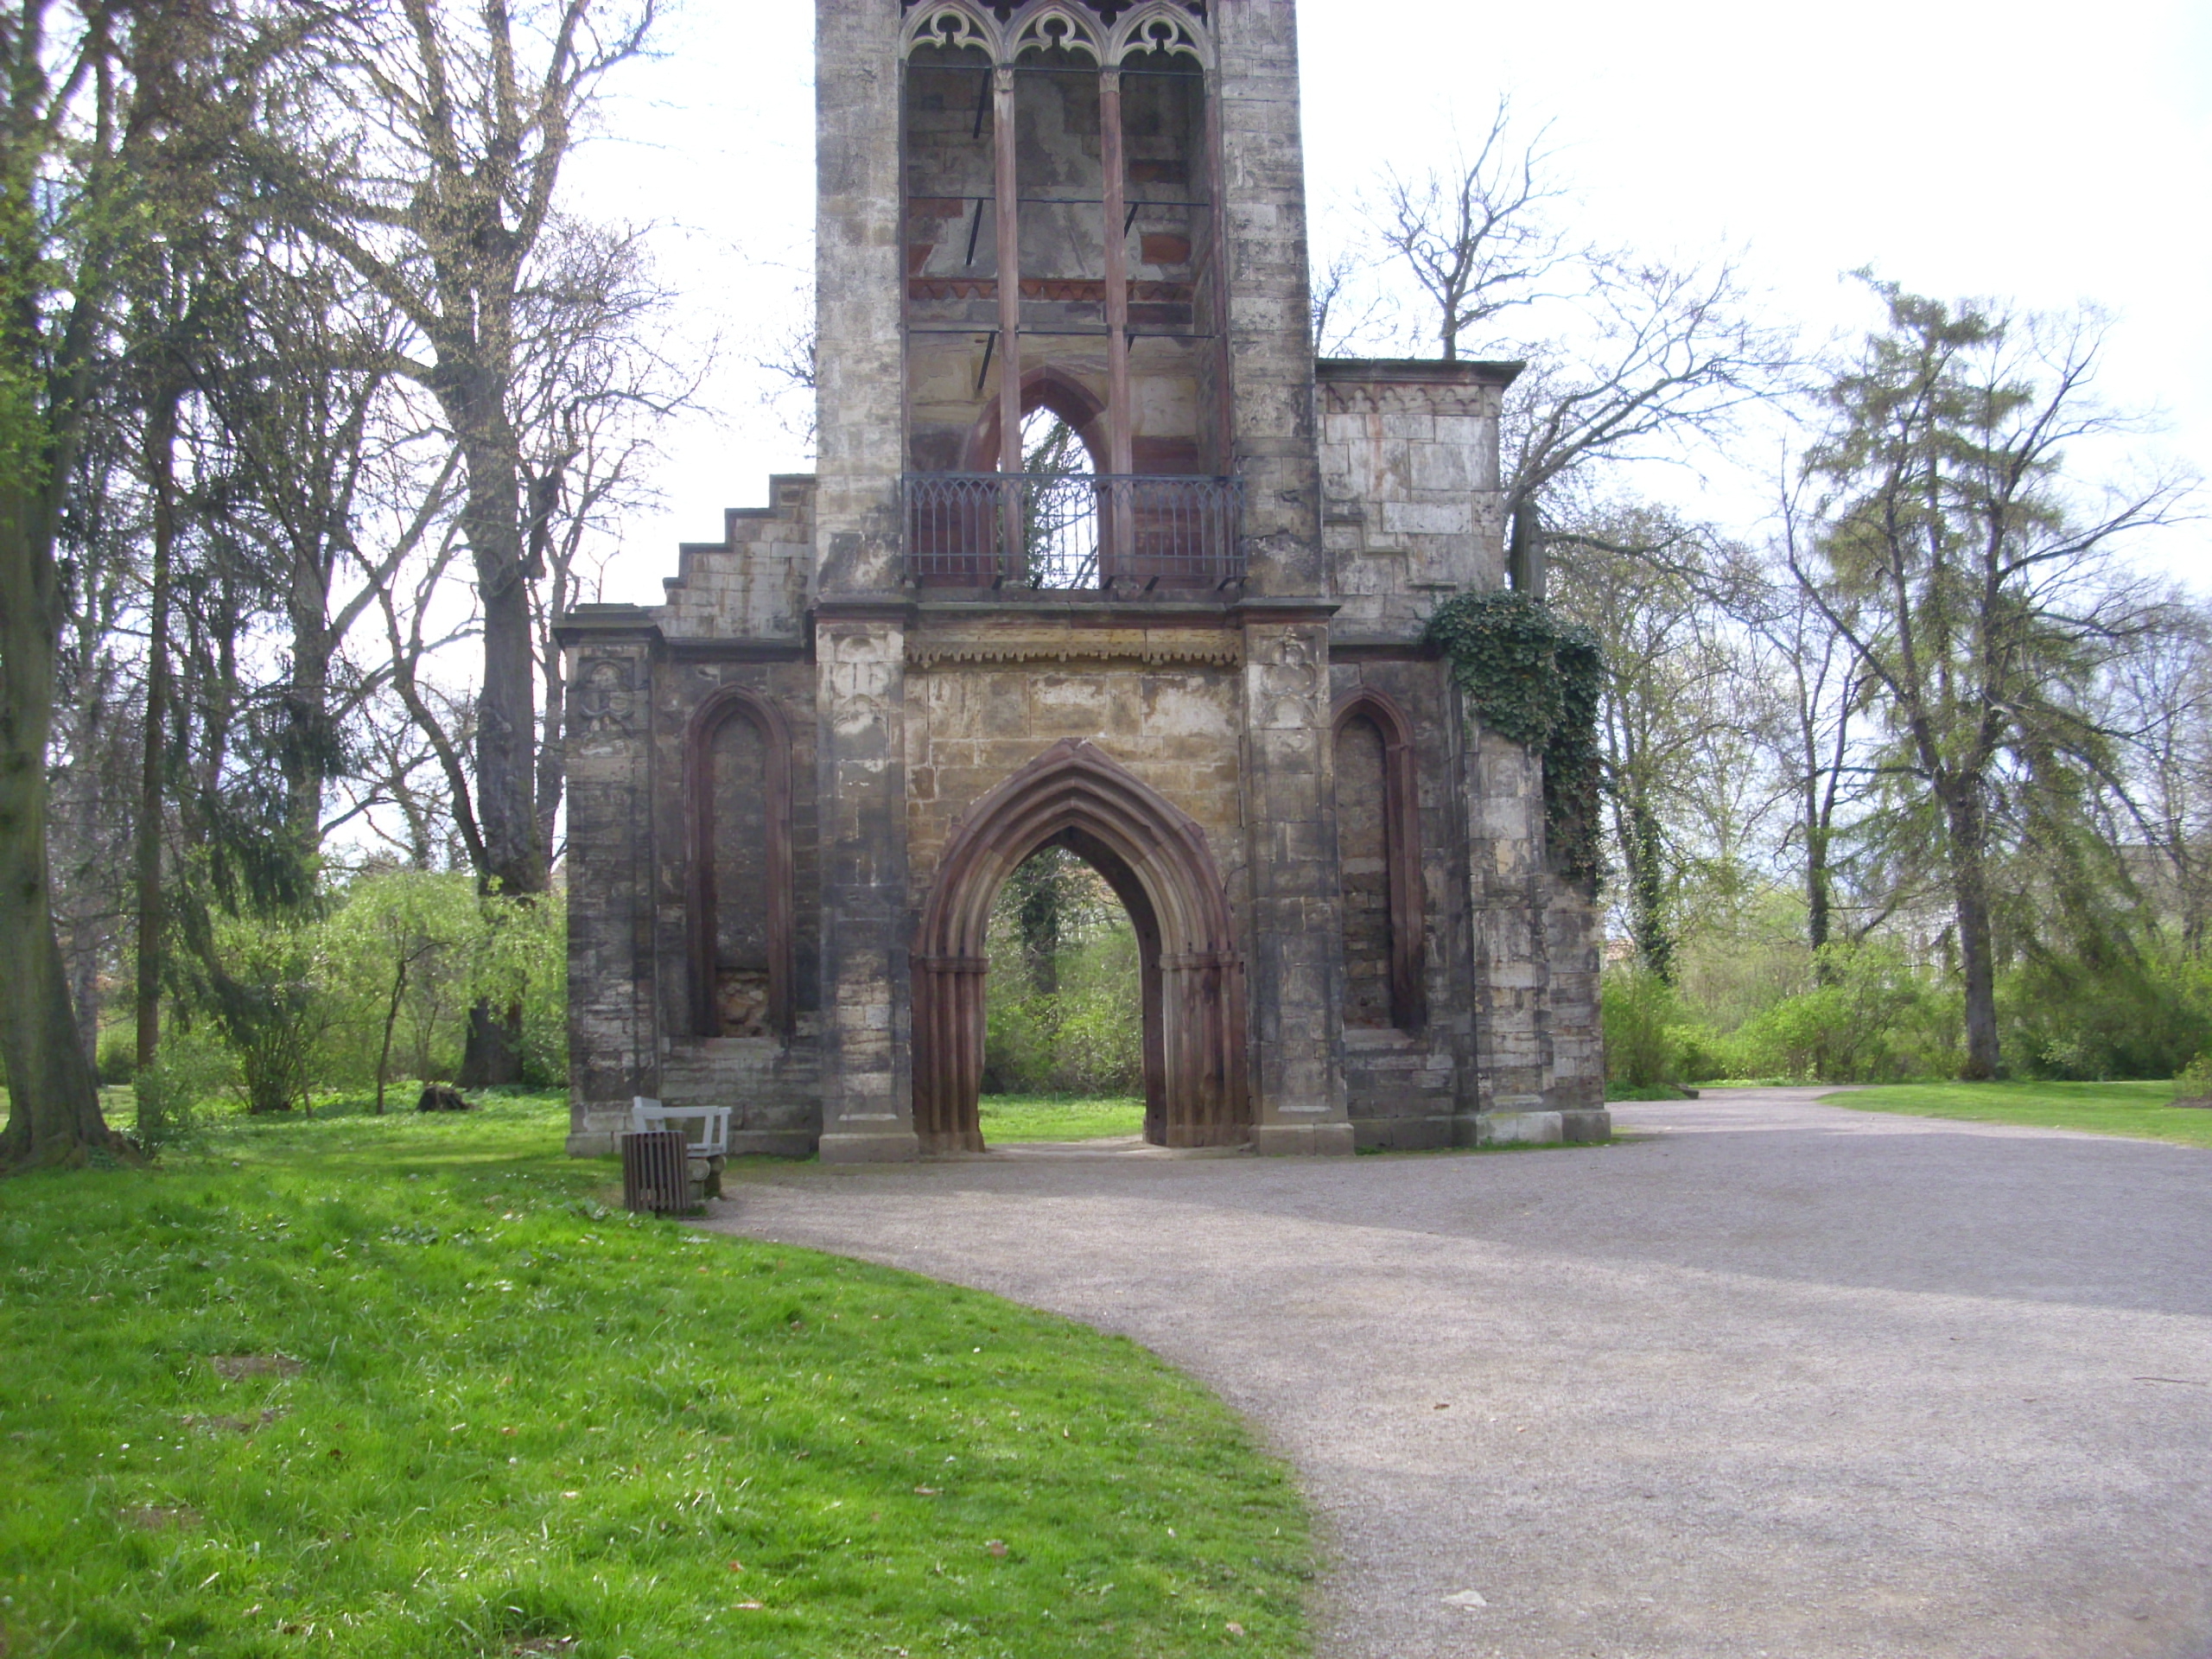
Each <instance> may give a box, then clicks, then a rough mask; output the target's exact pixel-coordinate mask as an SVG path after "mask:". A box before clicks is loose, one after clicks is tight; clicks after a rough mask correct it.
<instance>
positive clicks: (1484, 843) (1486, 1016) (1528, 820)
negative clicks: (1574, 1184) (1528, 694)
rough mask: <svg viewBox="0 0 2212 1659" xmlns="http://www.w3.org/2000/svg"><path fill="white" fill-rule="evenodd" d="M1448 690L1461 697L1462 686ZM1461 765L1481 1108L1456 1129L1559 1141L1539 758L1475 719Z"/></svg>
mask: <svg viewBox="0 0 2212 1659" xmlns="http://www.w3.org/2000/svg"><path fill="white" fill-rule="evenodd" d="M1452 700H1453V702H1454V703H1455V704H1456V703H1458V702H1459V697H1458V696H1457V695H1456V693H1455V695H1454V696H1453V699H1452ZM1464 717H1465V716H1464V715H1462V718H1464ZM1464 765H1465V783H1464V787H1465V795H1466V811H1467V822H1468V837H1467V852H1468V856H1467V900H1468V912H1469V920H1470V922H1471V930H1470V931H1471V935H1472V938H1471V944H1472V946H1473V952H1474V969H1475V1082H1476V1102H1475V1104H1476V1109H1477V1116H1476V1119H1475V1121H1474V1122H1472V1123H1463V1124H1462V1126H1461V1128H1460V1129H1459V1133H1458V1135H1457V1137H1456V1138H1457V1139H1459V1141H1460V1142H1461V1143H1462V1144H1477V1145H1491V1144H1506V1143H1511V1142H1515V1141H1557V1140H1559V1139H1560V1133H1561V1131H1560V1122H1559V1120H1558V1117H1557V1116H1556V1115H1555V1114H1553V1113H1551V1112H1549V1111H1548V1109H1547V1107H1546V1103H1545V1100H1544V1085H1545V1083H1546V1081H1547V1074H1548V1070H1549V1066H1550V1059H1551V1056H1550V1052H1549V1046H1548V1042H1547V1039H1546V1033H1545V1007H1544V1002H1545V992H1546V982H1547V978H1548V972H1547V963H1546V958H1545V947H1546V944H1547V943H1548V941H1547V939H1546V938H1545V927H1544V919H1545V918H1544V908H1543V901H1542V892H1543V887H1544V884H1545V882H1546V880H1547V876H1546V872H1545V870H1544V791H1543V767H1542V763H1541V761H1540V760H1538V759H1537V758H1536V757H1535V755H1532V754H1531V753H1529V751H1528V750H1527V749H1526V748H1525V747H1522V745H1521V744H1518V743H1515V742H1512V741H1509V740H1508V739H1505V738H1503V737H1500V736H1498V735H1497V734H1496V733H1493V732H1485V731H1479V730H1475V729H1472V728H1471V729H1470V733H1469V738H1468V743H1467V747H1466V750H1465V759H1464Z"/></svg>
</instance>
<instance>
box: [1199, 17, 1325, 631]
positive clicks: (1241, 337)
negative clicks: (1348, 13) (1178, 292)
mask: <svg viewBox="0 0 2212 1659" xmlns="http://www.w3.org/2000/svg"><path fill="white" fill-rule="evenodd" d="M1215 30H1216V36H1217V41H1218V43H1219V48H1220V54H1221V73H1220V77H1219V83H1220V87H1221V96H1220V99H1219V106H1218V110H1217V122H1218V124H1219V128H1220V133H1221V168H1222V178H1221V188H1220V191H1219V194H1220V196H1221V199H1222V201H1223V204H1224V205H1223V208H1222V214H1223V221H1222V228H1223V233H1224V238H1225V243H1226V245H1225V253H1226V256H1227V260H1228V304H1229V318H1228V323H1229V327H1228V334H1229V340H1228V367H1229V389H1228V390H1229V397H1230V405H1229V407H1230V450H1231V455H1232V464H1233V467H1234V469H1235V471H1236V475H1237V476H1238V477H1239V478H1240V479H1241V480H1243V487H1244V501H1243V550H1244V554H1245V557H1246V560H1247V562H1248V575H1247V578H1246V588H1245V591H1246V592H1248V593H1251V594H1269V595H1300V594H1304V595H1317V594H1327V593H1328V592H1329V591H1330V582H1329V572H1328V569H1327V563H1326V561H1325V559H1324V558H1323V557H1322V554H1321V499H1320V490H1321V486H1320V474H1319V465H1318V462H1317V460H1316V453H1315V447H1314V429H1313V319H1312V317H1311V315H1309V313H1308V309H1307V300H1306V159H1305V150H1304V147H1303V144H1302V142H1301V139H1300V133H1299V116H1298V27H1297V18H1296V16H1295V14H1294V9H1293V7H1292V4H1291V0H1238V3H1236V4H1233V5H1226V6H1222V7H1219V8H1217V10H1216V18H1215Z"/></svg>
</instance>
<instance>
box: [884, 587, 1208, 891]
mask: <svg viewBox="0 0 2212 1659" xmlns="http://www.w3.org/2000/svg"><path fill="white" fill-rule="evenodd" d="M947 608H948V609H952V610H954V611H955V612H956V613H955V614H952V615H945V614H944V613H942V612H938V613H937V614H934V615H931V614H929V613H931V611H933V610H935V607H924V611H925V616H926V618H927V620H925V622H924V624H923V625H922V626H918V627H917V628H916V630H915V631H914V632H913V633H912V635H911V636H910V639H909V644H908V671H907V676H906V718H905V728H906V777H907V780H908V789H907V795H906V842H907V860H908V862H907V877H908V887H907V902H908V904H909V905H910V906H911V907H912V911H913V912H914V913H915V914H916V915H918V914H919V913H920V911H921V907H922V906H923V905H924V904H925V902H926V900H927V899H928V896H929V891H930V887H931V883H932V882H933V881H934V880H935V879H936V875H937V868H938V860H939V857H940V855H942V853H943V851H944V843H945V841H946V839H947V837H948V836H950V833H951V830H952V828H953V826H954V824H955V823H957V822H958V820H959V818H960V817H961V815H962V814H963V813H964V812H965V811H967V810H968V809H969V807H970V806H972V805H973V804H975V803H976V801H977V800H978V799H980V798H982V796H983V795H985V794H987V793H988V792H989V791H991V790H992V789H995V787H997V786H998V785H1000V784H1001V783H1003V782H1004V781H1005V780H1006V779H1007V778H1009V777H1011V776H1013V774H1014V772H1017V771H1019V770H1020V768H1021V767H1022V766H1026V765H1027V764H1028V763H1029V762H1030V761H1031V760H1035V759H1036V758H1037V756H1038V755H1039V754H1041V753H1044V751H1045V750H1046V749H1047V748H1049V747H1051V746H1052V744H1054V743H1056V742H1058V741H1060V740H1061V739H1063V738H1068V737H1077V738H1085V739H1088V740H1090V741H1092V742H1094V743H1096V745H1097V746H1098V747H1100V748H1101V749H1103V750H1104V751H1105V752H1106V753H1108V754H1109V755H1110V756H1112V757H1113V759H1114V760H1116V761H1118V762H1120V763H1121V764H1122V766H1126V767H1128V769H1129V771H1131V772H1134V773H1135V774H1136V776H1137V777H1138V778H1140V779H1142V780H1143V781H1144V782H1146V783H1147V784H1149V785H1151V786H1152V787H1153V788H1154V789H1156V790H1158V791H1160V793H1161V794H1162V795H1164V796H1166V798H1168V799H1169V800H1170V801H1171V802H1173V804H1175V805H1176V806H1177V807H1179V808H1180V809H1181V810H1183V811H1184V812H1185V813H1187V814H1189V816H1190V817H1192V818H1193V819H1195V820H1196V821H1197V822H1198V824H1199V825H1200V826H1201V827H1202V828H1204V829H1205V832H1206V836H1207V840H1208V842H1209V845H1210V848H1211V852H1212V854H1213V857H1214V861H1215V863H1216V865H1217V866H1218V868H1220V871H1221V874H1222V878H1223V880H1224V884H1225V885H1226V887H1228V890H1229V895H1230V903H1231V906H1232V907H1233V908H1235V909H1236V911H1237V912H1238V920H1239V923H1240V928H1241V926H1242V925H1243V923H1244V922H1245V920H1246V918H1245V917H1244V916H1243V910H1244V880H1243V877H1244V852H1245V849H1244V836H1243V812H1242V805H1241V797H1240V793H1239V785H1240V781H1241V780H1240V777H1239V768H1238V764H1237V751H1238V747H1239V743H1238V728H1239V723H1240V719H1239V695H1238V687H1237V678H1236V663H1237V661H1238V657H1239V651H1240V641H1239V639H1238V636H1237V635H1236V634H1235V633H1233V632H1230V631H1229V630H1227V629H1225V628H1224V627H1222V626H1220V623H1219V621H1218V620H1214V621H1213V622H1212V624H1211V626H1206V625H1205V624H1203V623H1201V624H1200V625H1198V626H1190V625H1189V624H1188V623H1187V622H1186V623H1185V624H1184V625H1182V626H1177V625H1176V624H1175V623H1174V622H1173V620H1168V621H1165V622H1163V623H1161V624H1159V625H1155V626H1134V625H1125V626H1118V627H1113V626H1109V627H1097V626H1084V623H1086V622H1088V621H1090V619H1089V618H1080V619H1078V618H1077V617H1073V616H1070V615H1067V614H1066V613H1065V612H1066V610H1067V608H1068V607H1051V606H1049V604H1044V605H1039V606H1036V607H1030V608H1031V610H1032V612H1033V613H1032V614H1030V615H1026V616H1025V615H1020V614H1017V615H1014V616H1007V615H1005V614H1003V613H1001V614H1000V615H998V616H995V617H982V616H970V617H962V616H960V615H958V614H957V607H947ZM1053 608H1059V609H1060V610H1061V611H1062V614H1061V615H1060V616H1058V617H1057V618H1056V617H1053V616H1052V615H1051V614H1050V612H1051V610H1052V609H1053ZM1169 615H1170V617H1171V618H1172V616H1173V613H1169Z"/></svg>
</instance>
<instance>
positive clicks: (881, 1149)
mask: <svg viewBox="0 0 2212 1659" xmlns="http://www.w3.org/2000/svg"><path fill="white" fill-rule="evenodd" d="M901 16H902V14H901V10H900V8H899V7H898V6H897V5H895V4H893V3H891V0H865V3H824V4H821V5H818V6H817V8H816V12H815V17H816V24H815V86H816V95H815V99H816V173H817V182H818V192H819V194H818V195H817V207H816V237H815V261H816V272H815V291H816V296H817V297H816V353H817V355H816V363H817V388H816V404H815V408H816V416H815V419H816V428H817V442H816V449H817V458H818V461H819V471H818V474H817V475H818V477H819V480H820V483H819V485H818V486H817V496H816V514H817V516H816V519H815V580H814V583H813V590H812V597H813V599H814V602H815V664H816V709H815V712H816V719H817V728H816V732H817V747H816V750H815V759H816V779H817V797H816V798H817V810H818V812H819V814H820V838H821V839H820V845H821V860H822V1058H823V1098H822V1129H823V1134H822V1142H821V1149H822V1156H823V1158H824V1159H825V1160H855V1159H905V1158H912V1157H914V1156H915V1155H916V1154H917V1143H916V1141H915V1139H914V1126H913V1116H912V1093H911V1085H910V1077H909V1061H908V1058H907V1041H906V1039H907V1022H908V1019H909V1013H910V1009H909V1004H910V1002H911V1001H912V987H911V984H910V982H909V976H908V969H907V960H906V958H907V933H908V919H907V915H906V766H905V760H904V754H905V749H904V741H905V740H904V735H903V732H904V724H903V716H904V712H905V702H906V625H905V616H906V604H905V601H904V600H903V598H902V597H901V594H900V584H901V582H902V579H903V571H902V569H901V567H900V560H899V552H900V547H901V541H902V538H901V535H900V531H901V524H900V509H899V473H900V471H901V469H902V467H903V464H904V445H905V442H906V438H905V431H906V427H905V421H904V418H903V414H902V399H903V394H902V390H901V387H902V372H901V368H900V356H899V338H900V336H899V319H900V310H901V305H902V297H901V296H902V293H903V290H904V288H905V271H904V268H903V264H902V256H901V245H902V243H903V241H904V232H903V231H902V228H901V224H900V215H901V211H902V201H901V196H900V190H899V26H900V22H901Z"/></svg>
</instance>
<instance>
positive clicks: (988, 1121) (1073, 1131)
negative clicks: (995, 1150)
mask: <svg viewBox="0 0 2212 1659" xmlns="http://www.w3.org/2000/svg"><path fill="white" fill-rule="evenodd" d="M982 1123H983V1144H984V1145H986V1146H989V1145H992V1144H993V1143H995V1142H1006V1141H1096V1140H1097V1139H1099V1138H1100V1137H1101V1136H1103V1135H1142V1134H1143V1133H1144V1102H1143V1101H1142V1100H1141V1099H1136V1098H1134V1097H1120V1096H1107V1097H1105V1098H1103V1099H1098V1100H1082V1099H1077V1098H1074V1097H1072V1096H1066V1095H985V1096H983V1098H982Z"/></svg>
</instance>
